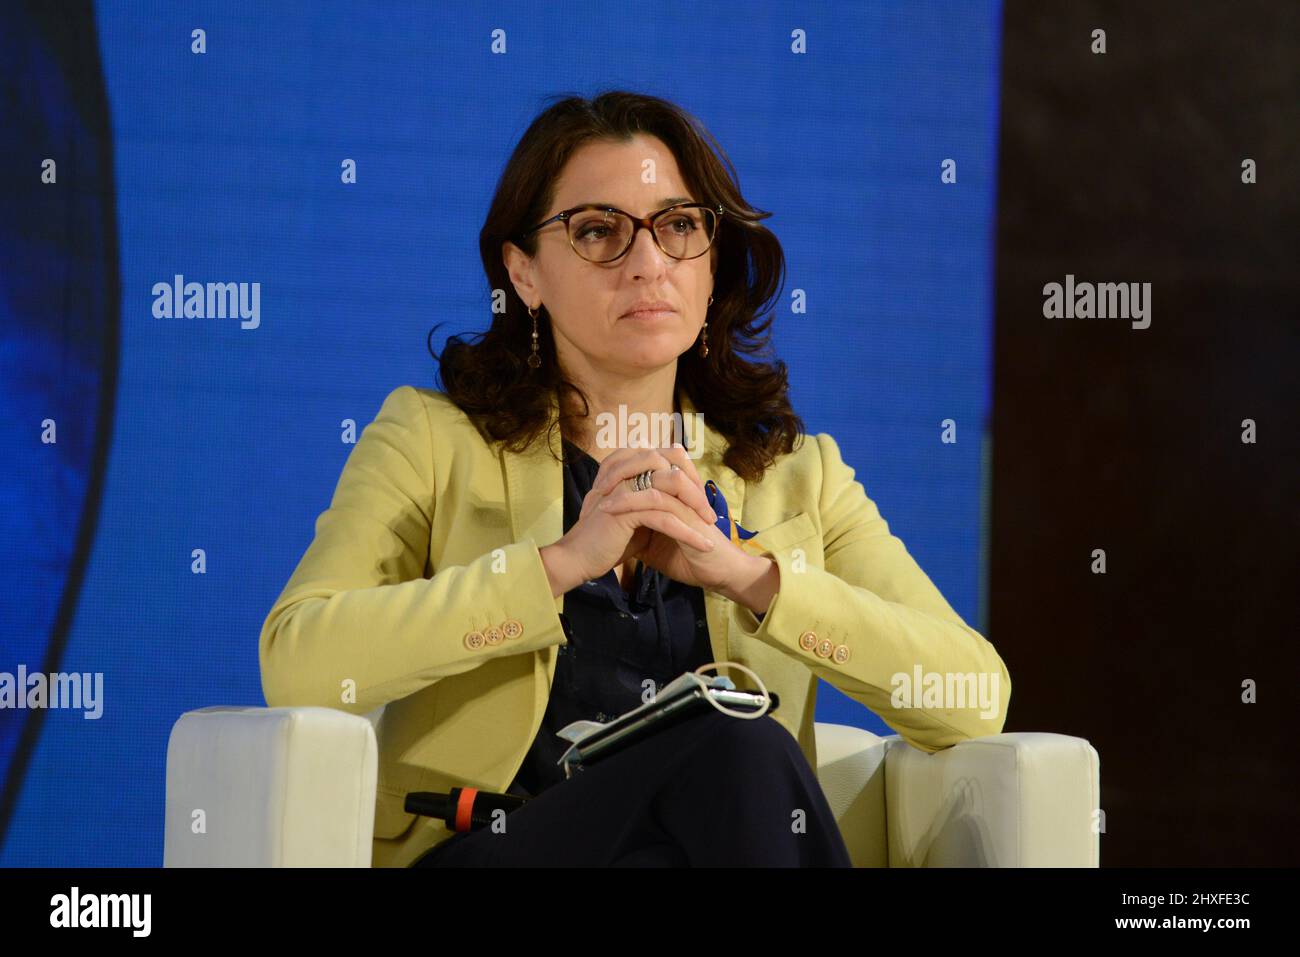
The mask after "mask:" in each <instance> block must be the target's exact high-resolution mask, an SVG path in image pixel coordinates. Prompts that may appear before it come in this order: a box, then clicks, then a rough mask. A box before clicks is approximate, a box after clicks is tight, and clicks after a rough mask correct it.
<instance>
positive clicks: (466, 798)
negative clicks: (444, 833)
mask: <svg viewBox="0 0 1300 957" xmlns="http://www.w3.org/2000/svg"><path fill="white" fill-rule="evenodd" d="M477 796H478V788H461V789H460V797H458V798H457V799H456V830H457V831H468V830H469V812H470V811H471V810H472V809H473V807H474V798H475V797H477Z"/></svg>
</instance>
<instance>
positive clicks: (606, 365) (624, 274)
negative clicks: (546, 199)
mask: <svg viewBox="0 0 1300 957" xmlns="http://www.w3.org/2000/svg"><path fill="white" fill-rule="evenodd" d="M646 180H651V181H650V182H647V181H646ZM679 202H702V200H701V199H700V197H698V196H693V195H691V193H690V192H689V190H687V189H686V186H685V183H684V182H683V181H682V177H681V174H680V171H679V170H678V168H677V161H676V159H675V158H674V157H673V154H672V152H671V151H670V150H669V149H668V147H667V146H666V145H665V144H664V143H663V142H662V141H661V140H659V139H658V138H657V137H653V136H646V135H644V134H637V135H636V136H634V137H633V138H632V139H631V140H630V141H628V142H607V141H597V142H590V143H587V144H585V145H584V146H582V147H581V148H579V149H578V150H577V151H575V152H574V154H573V156H572V157H570V159H569V162H568V163H567V164H566V165H565V167H564V169H563V171H562V172H561V174H560V178H559V181H558V182H557V184H556V193H555V200H554V202H553V203H552V204H551V208H550V209H548V210H547V211H546V213H545V215H543V216H541V217H539V221H540V220H541V219H549V218H550V217H551V216H554V215H555V214H556V213H558V212H560V211H561V210H564V209H569V208H570V207H573V206H580V205H582V204H583V203H601V204H608V205H610V206H615V207H617V208H619V209H622V210H625V211H626V212H628V213H630V214H632V215H633V216H649V215H650V214H652V213H655V212H658V211H659V210H661V209H663V208H664V207H666V206H672V205H674V204H675V203H679ZM535 235H536V238H537V254H536V256H534V257H533V258H532V259H529V258H528V257H527V256H526V255H524V253H523V252H522V251H520V250H519V249H518V248H516V247H515V246H514V244H513V243H506V244H505V245H504V256H505V264H506V268H507V269H508V270H509V272H510V278H511V281H512V282H513V283H514V286H515V291H516V292H517V293H518V294H519V296H520V298H521V299H523V301H524V302H525V303H526V304H529V305H538V304H539V303H540V304H541V305H544V306H545V307H546V309H547V311H548V312H549V313H550V317H551V326H552V329H553V331H554V335H555V347H556V351H557V353H558V354H559V359H560V364H561V366H562V367H563V368H564V369H565V370H566V371H567V372H570V373H578V374H581V373H583V372H585V371H587V370H592V371H596V372H598V373H600V374H604V375H614V376H640V375H644V374H646V373H647V372H651V371H653V370H655V369H659V368H662V367H664V366H666V365H670V364H675V363H676V361H677V357H678V356H680V355H681V354H682V353H683V352H685V351H686V350H687V349H689V348H691V347H692V345H694V344H695V343H696V342H697V340H698V338H699V335H700V329H701V328H702V327H703V325H704V318H705V312H706V309H707V304H708V301H709V296H710V295H711V294H712V292H713V272H714V269H715V268H716V264H717V252H718V245H717V242H716V241H715V243H714V244H713V247H712V248H711V249H710V250H709V252H707V253H705V254H704V255H702V256H698V257H696V258H695V259H682V260H678V259H673V258H672V257H671V256H669V255H667V254H666V253H664V252H663V251H662V250H661V249H660V248H659V247H658V246H657V245H656V244H655V242H654V238H653V237H652V236H651V235H650V231H649V230H647V229H638V230H637V231H636V233H635V239H634V240H633V242H632V248H631V249H629V250H628V251H627V252H626V253H625V254H624V255H623V257H622V258H620V259H617V260H615V261H614V262H611V263H604V264H599V263H593V262H588V261H587V260H585V259H583V258H582V257H581V256H579V255H578V254H577V253H575V252H574V250H573V249H572V248H571V247H570V246H569V241H568V238H567V234H566V232H565V224H564V223H562V222H558V221H557V222H554V223H551V224H550V225H548V226H546V227H545V228H543V229H540V230H538V231H537V233H536V234H535ZM646 300H662V301H664V302H667V303H668V305H669V306H670V308H671V309H672V310H673V311H672V313H671V314H669V315H666V316H663V317H661V318H651V319H639V318H630V317H626V316H625V315H624V314H625V313H626V312H627V311H628V310H629V309H631V308H632V307H633V306H635V305H636V304H637V303H639V302H643V301H646ZM524 345H525V347H526V346H527V344H524Z"/></svg>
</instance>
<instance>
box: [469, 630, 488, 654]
mask: <svg viewBox="0 0 1300 957" xmlns="http://www.w3.org/2000/svg"><path fill="white" fill-rule="evenodd" d="M484 644H486V639H484V637H483V632H481V631H467V632H466V633H465V647H466V648H468V649H469V650H470V651H478V650H479V649H480V648H482V647H483V645H484Z"/></svg>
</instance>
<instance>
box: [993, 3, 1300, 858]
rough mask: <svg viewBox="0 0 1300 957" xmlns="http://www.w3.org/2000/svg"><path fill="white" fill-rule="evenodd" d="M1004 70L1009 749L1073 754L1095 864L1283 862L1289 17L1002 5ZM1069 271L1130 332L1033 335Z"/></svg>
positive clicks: (1002, 384) (1287, 755)
mask: <svg viewBox="0 0 1300 957" xmlns="http://www.w3.org/2000/svg"><path fill="white" fill-rule="evenodd" d="M1098 28H1100V29H1103V30H1105V31H1106V41H1107V52H1106V53H1105V54H1104V55H1098V54H1094V53H1093V52H1091V45H1092V37H1091V34H1092V31H1093V30H1094V29H1098ZM1003 58H1004V59H1003V97H1002V131H1001V143H1000V150H999V153H1000V170H999V205H998V237H997V244H998V251H997V290H998V292H997V303H996V332H995V344H994V383H995V385H994V389H995V395H994V416H993V494H992V533H991V545H990V548H991V553H990V596H989V603H990V604H989V628H990V636H991V638H992V640H993V641H994V642H995V643H996V644H997V646H998V648H999V650H1000V651H1001V652H1002V654H1003V656H1004V657H1005V658H1006V660H1007V663H1008V667H1009V669H1010V671H1011V674H1012V678H1013V681H1014V691H1013V695H1012V702H1011V710H1010V715H1009V720H1008V723H1007V730H1008V731H1015V730H1049V731H1057V732H1060V733H1065V734H1074V735H1079V736H1081V737H1085V738H1087V739H1088V740H1089V741H1091V742H1092V744H1093V745H1094V747H1096V748H1097V750H1098V753H1099V754H1100V757H1101V785H1102V810H1103V811H1105V814H1106V818H1105V825H1106V829H1105V832H1104V834H1103V835H1102V843H1101V848H1102V850H1101V861H1102V864H1103V866H1114V865H1120V866H1123V865H1140V864H1162V865H1190V864H1202V865H1217V864H1225V865H1227V864H1295V863H1296V862H1297V860H1300V854H1298V853H1297V850H1298V849H1300V837H1297V834H1296V831H1295V829H1294V827H1293V823H1294V817H1295V806H1296V799H1295V794H1296V785H1297V777H1298V775H1297V765H1298V763H1300V762H1297V757H1296V745H1295V737H1294V729H1295V728H1296V720H1295V719H1296V717H1297V710H1298V709H1297V707H1296V692H1295V676H1296V674H1297V673H1298V669H1297V665H1298V664H1300V662H1298V661H1297V657H1298V656H1297V654H1296V651H1295V642H1296V640H1297V628H1296V624H1297V622H1296V614H1295V608H1296V599H1295V590H1296V585H1295V582H1296V571H1297V548H1296V542H1297V536H1298V534H1300V509H1298V508H1297V502H1300V496H1297V494H1296V493H1297V483H1296V475H1297V461H1298V456H1297V440H1296V431H1297V425H1298V423H1297V407H1298V406H1300V396H1298V395H1297V388H1296V378H1297V358H1298V357H1300V325H1298V324H1297V321H1298V320H1297V317H1298V315H1300V306H1298V305H1297V303H1298V302H1300V281H1298V280H1297V263H1300V244H1298V242H1297V230H1298V228H1300V209H1297V206H1298V205H1300V199H1298V197H1300V190H1298V189H1297V186H1298V182H1297V180H1298V177H1297V175H1296V171H1295V161H1296V153H1297V149H1296V147H1297V145H1300V144H1298V142H1297V138H1298V137H1300V106H1298V104H1300V5H1297V4H1293V3H1234V4H1210V3H1204V4H1188V3H1142V4H1119V3H1108V4H1103V3H1075V4H1069V5H1068V6H1067V5H1064V4H1050V5H1045V4H1039V3H1026V2H1012V3H1009V4H1008V5H1007V6H1006V8H1005V22H1004V50H1003ZM1245 158H1251V159H1254V160H1255V161H1256V163H1257V164H1258V171H1257V176H1258V182H1257V183H1256V184H1254V185H1246V184H1243V183H1242V182H1241V163H1242V160H1243V159H1245ZM1067 274H1072V275H1073V276H1074V277H1075V280H1076V282H1082V281H1088V282H1098V283H1099V282H1138V283H1142V282H1149V283H1151V310H1152V312H1151V326H1150V327H1149V328H1147V329H1135V328H1132V326H1131V323H1130V322H1129V321H1126V320H1124V319H1114V318H1112V319H1085V318H1074V319H1048V318H1045V317H1044V316H1043V301H1044V293H1043V286H1044V285H1045V284H1046V283H1049V282H1059V283H1064V282H1065V278H1066V275H1067ZM1247 418H1249V419H1254V420H1255V422H1256V424H1257V441H1256V444H1253V445H1249V444H1243V442H1242V441H1241V433H1242V426H1241V422H1242V420H1243V419H1247ZM1097 548H1101V549H1105V552H1106V563H1107V569H1106V573H1105V574H1094V573H1093V572H1092V571H1091V565H1092V551H1093V549H1097ZM1246 679H1253V680H1254V681H1255V682H1257V685H1258V702H1257V703H1255V704H1244V703H1242V701H1241V695H1242V682H1243V681H1244V680H1246Z"/></svg>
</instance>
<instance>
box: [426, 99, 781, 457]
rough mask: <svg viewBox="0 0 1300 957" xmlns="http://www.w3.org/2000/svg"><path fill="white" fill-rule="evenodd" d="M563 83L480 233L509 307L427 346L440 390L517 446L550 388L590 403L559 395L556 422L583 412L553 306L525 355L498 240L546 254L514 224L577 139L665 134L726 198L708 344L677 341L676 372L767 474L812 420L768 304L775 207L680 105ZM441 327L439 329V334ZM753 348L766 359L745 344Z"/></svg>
mask: <svg viewBox="0 0 1300 957" xmlns="http://www.w3.org/2000/svg"><path fill="white" fill-rule="evenodd" d="M561 97H562V98H561V99H559V102H556V103H555V104H554V105H552V106H550V107H549V108H547V109H546V110H545V111H544V112H543V113H541V114H540V115H539V116H537V118H536V119H534V120H533V122H532V124H531V125H530V126H529V127H528V129H527V130H526V131H525V133H524V135H523V137H522V138H521V139H520V140H519V143H518V144H517V145H516V146H515V150H514V152H513V153H512V154H511V156H510V160H509V162H507V163H506V167H505V169H504V171H503V172H502V174H501V179H500V181H499V182H498V183H497V188H496V194H495V195H494V196H493V198H492V206H491V208H490V209H489V210H488V215H487V220H486V221H485V222H484V223H483V229H482V230H481V232H480V233H479V253H480V255H481V257H482V259H483V270H484V272H486V273H487V279H488V289H489V292H490V295H492V296H493V300H494V302H496V303H497V304H498V306H499V305H500V304H501V303H500V293H504V310H503V311H502V310H500V309H498V310H497V314H496V315H494V317H493V320H492V325H491V327H490V328H489V329H488V330H487V331H486V332H483V333H476V334H474V335H473V336H472V339H473V341H465V340H464V339H462V338H461V337H460V336H452V337H449V338H448V340H447V343H446V345H445V346H444V348H443V351H442V354H441V355H438V354H437V353H435V352H433V348H432V345H430V346H429V351H430V353H431V354H432V355H433V357H434V358H435V359H436V360H437V362H438V378H439V379H440V381H441V387H442V390H443V391H444V392H445V393H446V394H447V396H448V397H449V398H450V399H451V400H452V401H453V402H454V403H455V404H456V405H457V406H458V407H459V408H460V409H461V410H462V411H464V412H465V414H466V415H467V416H468V417H469V418H470V420H471V421H472V422H473V423H474V424H475V426H476V427H477V428H478V429H479V431H480V433H482V434H483V435H484V437H485V438H487V439H489V440H494V441H498V442H502V443H505V444H506V446H507V448H509V449H510V450H511V451H516V452H517V451H521V450H523V449H524V448H526V447H527V446H528V445H529V444H530V443H531V442H532V441H533V440H534V439H535V438H536V437H537V436H538V434H539V433H540V432H541V431H542V430H543V429H544V428H547V426H548V423H549V419H550V411H551V410H550V403H551V400H552V398H553V397H554V396H561V397H562V395H563V393H566V392H568V393H572V394H573V395H575V396H577V397H578V398H579V399H580V400H581V405H582V408H583V412H582V413H581V414H580V415H579V414H574V415H566V414H565V413H564V409H565V403H564V402H561V403H560V422H556V423H554V424H552V425H551V426H550V427H551V428H554V427H555V426H556V425H560V424H561V422H562V421H563V420H566V419H569V418H579V417H581V418H585V417H586V415H587V414H588V409H589V406H588V399H587V396H586V395H585V394H584V393H583V392H582V390H581V389H580V388H579V387H578V386H576V385H575V384H573V383H572V382H569V381H568V380H567V379H565V378H564V376H563V375H562V372H561V370H560V368H559V364H558V362H557V361H556V353H555V340H554V338H553V336H552V334H551V328H550V321H549V320H550V317H549V314H548V313H547V312H546V307H545V306H543V307H542V309H541V310H539V312H538V350H539V352H540V353H541V357H542V365H541V367H540V368H538V369H533V368H531V367H530V366H529V365H528V361H527V359H528V355H529V354H530V353H531V351H532V319H531V317H530V316H529V315H528V309H527V306H526V305H525V303H524V302H523V301H522V300H521V299H520V298H519V295H518V293H516V292H515V289H514V285H513V283H512V282H511V281H510V276H509V273H508V271H507V269H506V266H505V263H504V262H503V259H502V244H503V243H504V242H505V241H506V240H510V241H511V242H514V243H515V244H516V245H518V246H519V248H520V249H522V250H523V251H524V252H525V253H527V254H528V255H529V256H534V255H536V253H537V238H536V236H535V235H534V236H530V237H528V238H526V239H519V238H518V234H519V233H520V232H522V231H523V230H524V229H527V228H528V227H529V226H531V225H532V224H533V223H536V222H539V221H540V220H542V219H544V218H545V216H546V211H547V210H548V209H549V208H550V205H551V203H553V202H554V200H555V184H556V181H557V180H558V178H559V175H560V173H561V171H562V170H563V168H564V165H565V163H566V162H568V160H569V158H570V156H572V154H573V153H574V152H575V151H576V150H577V149H578V148H579V147H580V146H582V145H583V144H585V143H587V142H588V141H591V140H612V141H617V142H626V141H628V140H630V139H631V138H632V136H633V135H634V134H636V133H644V134H647V135H651V136H657V137H658V138H659V139H660V140H662V141H663V142H664V144H665V145H666V146H667V147H668V148H669V149H670V150H672V152H673V154H674V156H675V157H676V160H677V163H678V166H679V168H680V169H681V171H682V176H683V177H684V179H685V180H686V184H687V186H688V187H689V188H690V189H691V191H692V193H693V195H694V196H695V197H696V200H697V201H698V202H702V203H708V204H709V205H711V206H716V205H719V204H721V205H722V206H723V208H724V214H723V216H722V219H721V222H720V223H719V226H718V235H717V237H716V239H715V240H714V244H715V246H717V248H718V263H717V268H716V272H715V277H714V290H713V298H714V302H713V305H712V306H711V307H710V311H709V324H708V336H709V354H708V357H707V358H702V357H701V356H700V354H699V349H698V348H691V349H688V350H687V351H686V352H685V353H684V354H683V355H681V356H680V357H679V358H678V360H677V385H678V386H681V387H684V388H685V389H686V391H687V394H688V395H689V396H690V398H691V401H692V402H694V403H695V407H696V409H697V410H698V411H699V412H702V413H703V414H704V416H705V420H706V421H707V422H708V423H709V426H710V427H711V428H713V429H715V430H717V431H718V432H720V433H721V434H723V435H724V436H726V438H727V439H728V446H729V447H728V449H727V451H726V454H725V456H724V458H723V461H724V463H725V464H726V465H727V467H728V468H730V469H732V470H733V471H735V472H736V473H737V474H738V475H740V476H741V477H742V478H744V479H745V480H746V481H754V482H758V481H761V480H762V477H763V474H764V473H765V472H766V470H767V469H768V468H769V467H770V466H771V465H772V463H773V462H774V461H775V459H776V457H777V455H779V454H782V453H786V452H790V451H792V450H793V449H794V447H795V441H796V439H797V438H798V436H799V435H800V434H801V433H802V432H803V431H804V427H803V422H802V420H801V419H800V418H799V417H798V416H797V415H796V414H795V412H794V410H793V409H792V408H791V406H790V400H789V395H788V392H789V389H788V381H787V375H786V366H785V363H784V362H782V361H781V360H780V359H778V358H776V357H775V356H773V355H772V352H771V343H770V339H771V335H770V331H769V330H770V327H771V324H772V319H773V318H774V317H773V316H772V315H770V314H769V315H767V316H766V318H763V317H762V314H763V313H764V312H766V311H767V310H768V309H769V308H770V307H771V305H772V304H773V302H774V301H775V299H776V297H777V296H778V295H779V293H780V291H781V289H782V288H783V286H784V277H785V253H784V252H783V251H782V249H781V244H780V242H779V241H778V240H777V238H776V236H775V235H774V234H773V233H772V232H771V230H769V229H767V228H766V227H765V226H762V225H760V223H761V221H762V220H764V219H766V218H768V217H769V216H771V215H772V214H771V213H769V212H764V211H762V210H758V209H755V208H754V207H752V206H750V205H749V203H747V202H746V201H745V199H744V197H743V196H742V195H741V193H740V187H739V186H738V185H737V182H736V175H735V168H734V167H733V166H732V164H731V161H730V159H728V158H727V156H726V153H725V152H724V151H723V149H722V147H721V146H720V145H718V143H717V141H716V140H714V138H713V136H712V135H711V134H710V133H709V132H708V130H706V129H705V128H704V126H703V124H701V123H700V121H699V120H697V119H696V118H695V117H693V116H691V115H690V114H689V113H687V112H686V111H684V110H682V109H681V108H680V107H678V106H677V105H675V104H673V103H670V102H668V101H667V100H663V99H659V98H658V97H654V96H648V95H644V94H640V93H628V92H623V91H607V92H604V93H601V94H599V95H598V96H596V97H595V98H594V99H591V100H586V99H583V98H581V97H578V96H574V95H565V94H561ZM715 151H716V152H715ZM724 164H725V166H724ZM436 329H437V326H435V327H434V329H433V330H430V332H429V337H430V340H432V336H433V332H434V330H436ZM751 356H752V357H757V359H758V361H751V360H750V359H749V358H747V357H751ZM764 360H766V361H764Z"/></svg>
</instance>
